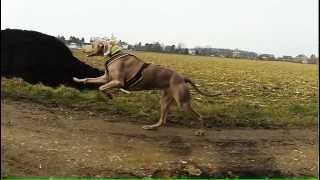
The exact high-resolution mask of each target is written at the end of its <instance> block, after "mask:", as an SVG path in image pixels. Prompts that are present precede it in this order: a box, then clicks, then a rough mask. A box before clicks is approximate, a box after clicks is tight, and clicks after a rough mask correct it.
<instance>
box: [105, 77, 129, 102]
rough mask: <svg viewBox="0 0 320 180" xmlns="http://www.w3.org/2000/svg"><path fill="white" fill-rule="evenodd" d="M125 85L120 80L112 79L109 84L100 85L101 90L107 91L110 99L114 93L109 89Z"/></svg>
mask: <svg viewBox="0 0 320 180" xmlns="http://www.w3.org/2000/svg"><path fill="white" fill-rule="evenodd" d="M123 85H124V83H123V82H121V81H119V80H112V81H110V82H108V83H107V84H105V85H102V86H100V87H99V90H100V91H102V92H104V93H106V94H107V96H108V97H109V98H110V99H112V94H111V93H110V92H108V91H110V90H112V89H115V88H121V87H123Z"/></svg>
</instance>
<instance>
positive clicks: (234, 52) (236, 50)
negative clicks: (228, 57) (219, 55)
mask: <svg viewBox="0 0 320 180" xmlns="http://www.w3.org/2000/svg"><path fill="white" fill-rule="evenodd" d="M232 57H233V58H240V51H239V50H238V49H235V50H233V51H232Z"/></svg>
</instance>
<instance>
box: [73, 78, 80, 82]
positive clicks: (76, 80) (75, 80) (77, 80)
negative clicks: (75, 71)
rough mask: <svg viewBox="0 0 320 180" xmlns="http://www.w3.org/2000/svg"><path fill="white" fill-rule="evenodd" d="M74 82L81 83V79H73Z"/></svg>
mask: <svg viewBox="0 0 320 180" xmlns="http://www.w3.org/2000/svg"><path fill="white" fill-rule="evenodd" d="M72 80H73V81H74V82H80V79H78V78H76V77H73V78H72Z"/></svg>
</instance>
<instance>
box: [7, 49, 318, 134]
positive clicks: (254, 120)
mask: <svg viewBox="0 0 320 180" xmlns="http://www.w3.org/2000/svg"><path fill="white" fill-rule="evenodd" d="M73 53H74V55H75V56H76V57H78V58H79V59H80V60H81V61H83V62H85V63H87V64H89V65H91V66H94V67H96V68H100V69H101V68H103V64H104V59H103V58H101V57H92V58H88V57H85V54H84V53H82V52H81V51H74V52H73ZM134 54H135V55H136V56H138V57H139V58H141V59H143V60H145V61H147V62H151V63H155V64H160V65H163V66H166V67H169V68H173V69H176V70H177V71H178V72H180V73H181V74H183V75H185V76H187V77H190V78H192V79H193V80H194V81H195V82H196V83H197V84H200V85H201V87H200V88H201V89H203V90H204V91H207V92H216V91H220V92H222V96H219V97H215V98H207V97H203V96H201V95H199V94H197V93H195V92H194V91H192V94H193V106H194V109H196V110H197V111H199V112H200V113H201V114H203V115H204V117H205V120H206V121H205V122H206V124H207V125H208V126H209V127H254V128H275V127H284V126H285V127H291V126H310V125H314V124H315V123H316V122H317V100H316V99H317V97H316V92H317V88H318V86H317V80H316V79H317V66H315V65H308V64H294V63H287V62H268V61H252V60H232V59H223V58H214V57H202V56H189V55H173V54H161V53H149V52H134ZM1 86H2V88H1V97H2V98H19V97H23V98H28V99H31V100H33V101H36V102H41V103H57V104H62V105H65V106H69V107H72V108H77V109H80V110H91V111H98V112H101V113H108V114H121V115H125V116H130V117H132V118H135V119H137V120H143V121H152V122H155V121H157V120H158V118H159V109H160V105H159V95H158V93H157V91H144V92H134V93H132V94H130V95H127V94H123V93H117V94H116V95H115V98H114V99H113V100H109V99H108V98H106V97H105V96H104V95H103V94H102V93H100V92H98V91H95V90H82V91H79V90H76V89H74V88H70V87H65V86H60V87H57V88H51V87H47V86H44V85H42V84H36V85H31V84H28V83H26V82H24V81H22V80H20V79H6V78H2V81H1ZM169 118H170V119H169V121H173V122H174V123H175V124H180V125H184V126H190V125H193V124H197V122H196V121H195V120H193V119H192V117H191V116H190V115H189V114H187V113H184V112H182V111H180V110H178V109H177V108H176V107H173V108H172V111H171V113H170V116H169Z"/></svg>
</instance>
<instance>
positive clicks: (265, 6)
mask: <svg viewBox="0 0 320 180" xmlns="http://www.w3.org/2000/svg"><path fill="white" fill-rule="evenodd" d="M318 13H319V9H318V0H1V29H5V28H19V29H27V30H36V31H40V32H43V33H46V34H50V35H54V36H57V35H64V36H65V37H67V38H69V36H70V35H74V36H77V37H85V39H86V41H88V40H89V38H90V37H92V36H110V35H111V33H113V34H114V35H115V36H116V37H117V38H118V39H121V40H124V41H127V42H129V43H137V42H139V41H141V42H142V43H146V42H155V41H159V42H160V43H164V44H178V43H184V44H185V45H186V46H187V47H194V46H207V45H210V46H211V47H215V48H231V49H235V48H238V49H242V50H251V51H255V52H257V53H272V54H275V55H276V56H282V55H292V56H296V55H298V54H301V53H303V54H306V55H308V56H310V54H312V53H315V54H317V55H318V46H319V42H318V36H319V35H318V31H319V30H318V21H319V18H318Z"/></svg>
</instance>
